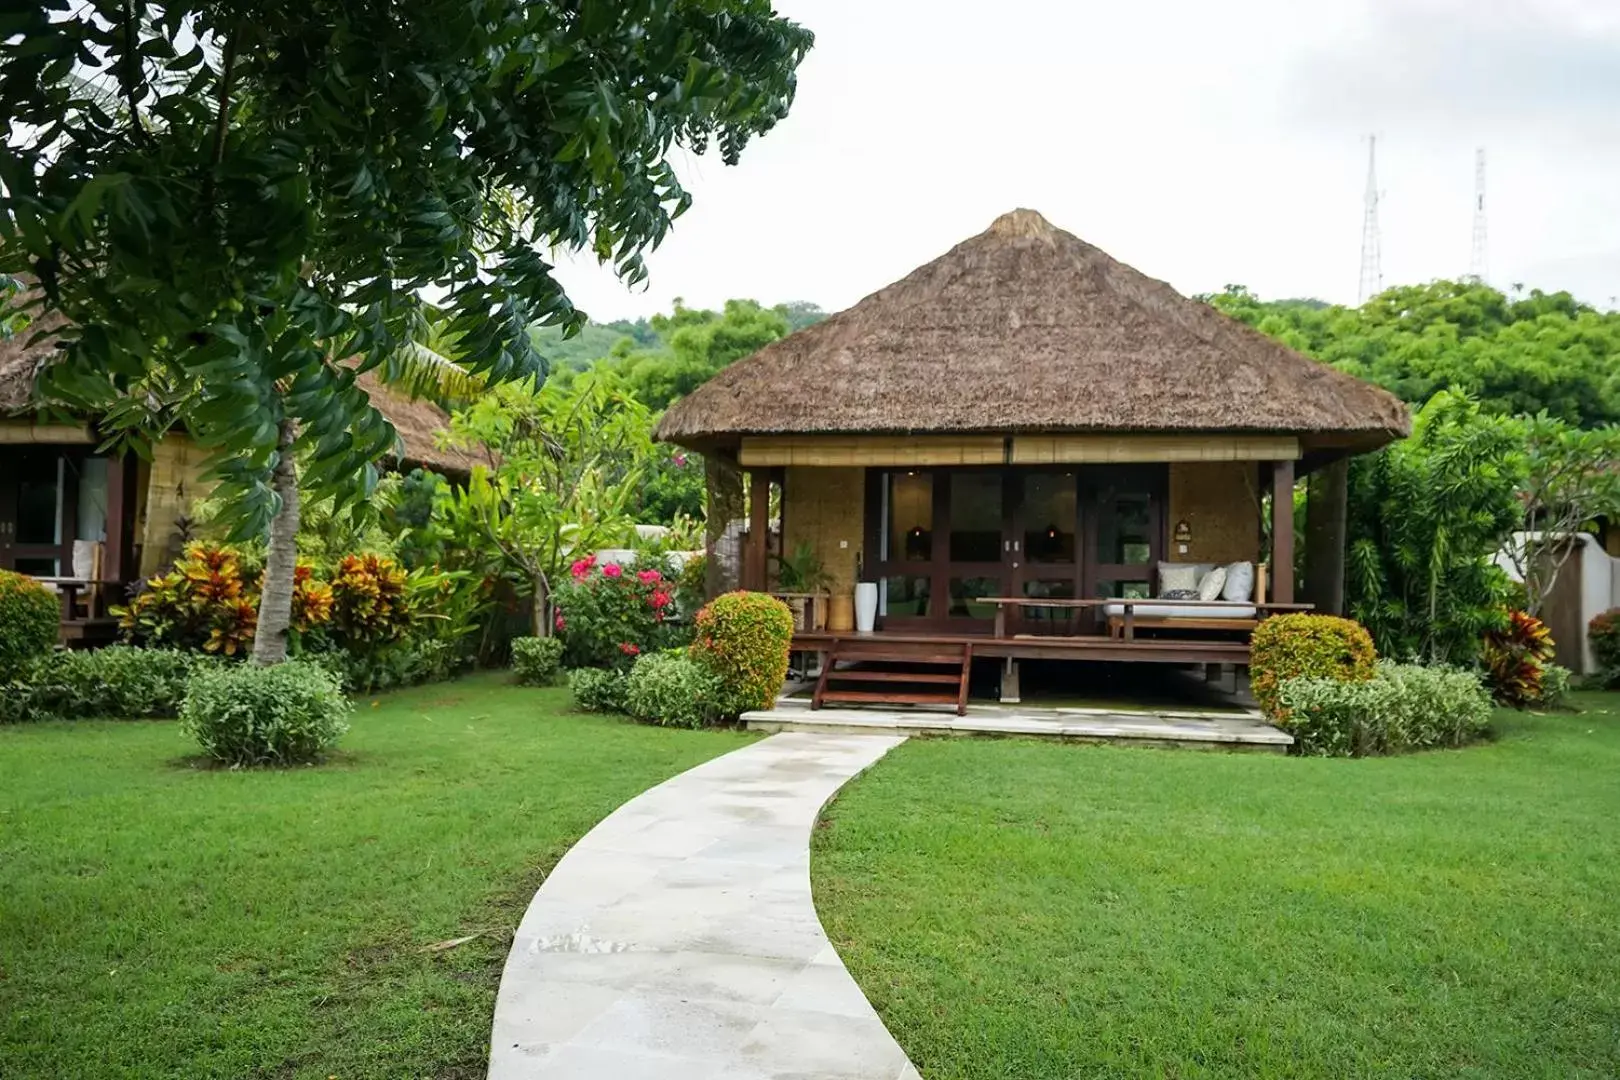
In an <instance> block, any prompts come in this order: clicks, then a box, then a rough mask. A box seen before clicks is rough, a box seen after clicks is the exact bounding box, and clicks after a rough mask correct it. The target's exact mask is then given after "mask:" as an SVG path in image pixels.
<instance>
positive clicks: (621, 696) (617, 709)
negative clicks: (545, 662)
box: [568, 667, 629, 713]
mask: <svg viewBox="0 0 1620 1080" xmlns="http://www.w3.org/2000/svg"><path fill="white" fill-rule="evenodd" d="M568 688H569V689H570V690H572V691H573V694H574V706H575V708H577V709H579V710H580V711H581V712H590V713H622V712H624V710H625V695H626V693H627V692H628V689H629V688H628V687H627V686H626V679H625V675H624V672H622V671H620V670H618V669H617V668H590V667H585V668H576V669H575V670H573V671H570V672H569V673H568Z"/></svg>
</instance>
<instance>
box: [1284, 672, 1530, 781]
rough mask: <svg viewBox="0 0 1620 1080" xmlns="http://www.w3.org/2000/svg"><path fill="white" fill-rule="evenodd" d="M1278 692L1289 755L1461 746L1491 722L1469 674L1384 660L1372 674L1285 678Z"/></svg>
mask: <svg viewBox="0 0 1620 1080" xmlns="http://www.w3.org/2000/svg"><path fill="white" fill-rule="evenodd" d="M1539 686H1540V683H1539V680H1538V682H1537V687H1538V689H1539ZM1279 697H1280V701H1281V706H1282V708H1281V715H1282V720H1281V721H1280V723H1281V725H1282V727H1283V728H1284V729H1285V730H1286V731H1287V732H1288V733H1289V734H1290V735H1292V736H1293V737H1294V750H1295V752H1297V753H1301V754H1307V755H1310V756H1313V757H1371V756H1376V755H1380V754H1401V753H1406V752H1408V751H1411V750H1428V749H1433V748H1435V747H1446V746H1462V745H1464V744H1466V743H1470V742H1473V741H1475V740H1477V739H1480V738H1483V737H1484V735H1485V734H1486V732H1487V731H1488V730H1489V727H1490V719H1491V695H1490V693H1489V692H1488V691H1487V690H1486V689H1485V687H1484V686H1482V685H1481V684H1480V680H1479V676H1478V675H1476V674H1475V673H1474V672H1472V671H1465V670H1462V669H1460V668H1448V667H1424V666H1421V665H1418V664H1397V663H1393V662H1391V661H1388V660H1383V661H1380V662H1379V663H1378V668H1377V671H1376V673H1375V674H1374V675H1373V677H1372V678H1371V679H1363V680H1359V681H1354V682H1346V681H1344V680H1342V679H1325V678H1320V677H1316V676H1306V677H1304V678H1298V679H1289V680H1288V681H1287V682H1285V683H1283V685H1282V692H1281V694H1280V695H1279Z"/></svg>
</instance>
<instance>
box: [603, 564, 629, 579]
mask: <svg viewBox="0 0 1620 1080" xmlns="http://www.w3.org/2000/svg"><path fill="white" fill-rule="evenodd" d="M622 573H624V567H622V566H620V565H619V564H618V563H608V564H607V565H606V566H604V567H602V576H603V577H618V576H619V575H620V574H622Z"/></svg>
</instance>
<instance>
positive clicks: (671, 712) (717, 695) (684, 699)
mask: <svg viewBox="0 0 1620 1080" xmlns="http://www.w3.org/2000/svg"><path fill="white" fill-rule="evenodd" d="M726 704H727V695H726V688H725V686H724V685H723V684H722V683H721V681H720V677H719V676H718V675H716V674H715V673H714V672H713V671H711V670H709V668H708V667H706V666H705V665H703V664H700V663H698V662H697V661H696V660H694V659H693V658H692V657H691V656H689V655H688V654H687V653H686V651H685V650H683V649H674V650H668V651H665V652H656V653H645V654H643V655H642V656H640V657H637V659H636V664H635V667H633V668H631V669H630V675H629V678H628V679H627V680H626V682H625V692H624V708H625V712H627V713H629V714H630V715H631V716H633V717H635V718H636V719H637V720H640V721H642V722H643V723H648V724H658V725H660V726H663V727H684V728H699V727H703V726H704V725H706V724H712V723H713V722H714V721H716V720H718V719H720V718H721V717H722V716H723V715H724V714H725V710H726Z"/></svg>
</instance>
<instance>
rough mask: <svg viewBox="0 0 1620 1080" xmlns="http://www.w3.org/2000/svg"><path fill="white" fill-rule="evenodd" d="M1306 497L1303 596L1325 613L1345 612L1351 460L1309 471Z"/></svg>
mask: <svg viewBox="0 0 1620 1080" xmlns="http://www.w3.org/2000/svg"><path fill="white" fill-rule="evenodd" d="M1307 483H1308V484H1309V485H1310V487H1309V491H1310V494H1309V495H1308V496H1307V497H1306V500H1305V580H1304V582H1303V583H1302V585H1303V588H1301V590H1300V592H1301V593H1302V598H1303V599H1304V600H1307V601H1309V602H1310V603H1312V604H1315V605H1316V610H1317V611H1320V612H1322V613H1323V614H1326V615H1343V614H1344V550H1345V539H1346V535H1345V534H1346V503H1347V501H1348V498H1349V488H1350V462H1349V460H1348V459H1345V458H1340V459H1339V460H1338V461H1335V462H1332V463H1331V464H1329V465H1324V466H1323V467H1322V468H1320V469H1317V470H1316V471H1315V472H1313V473H1311V475H1310V479H1309V480H1308V481H1307Z"/></svg>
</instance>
